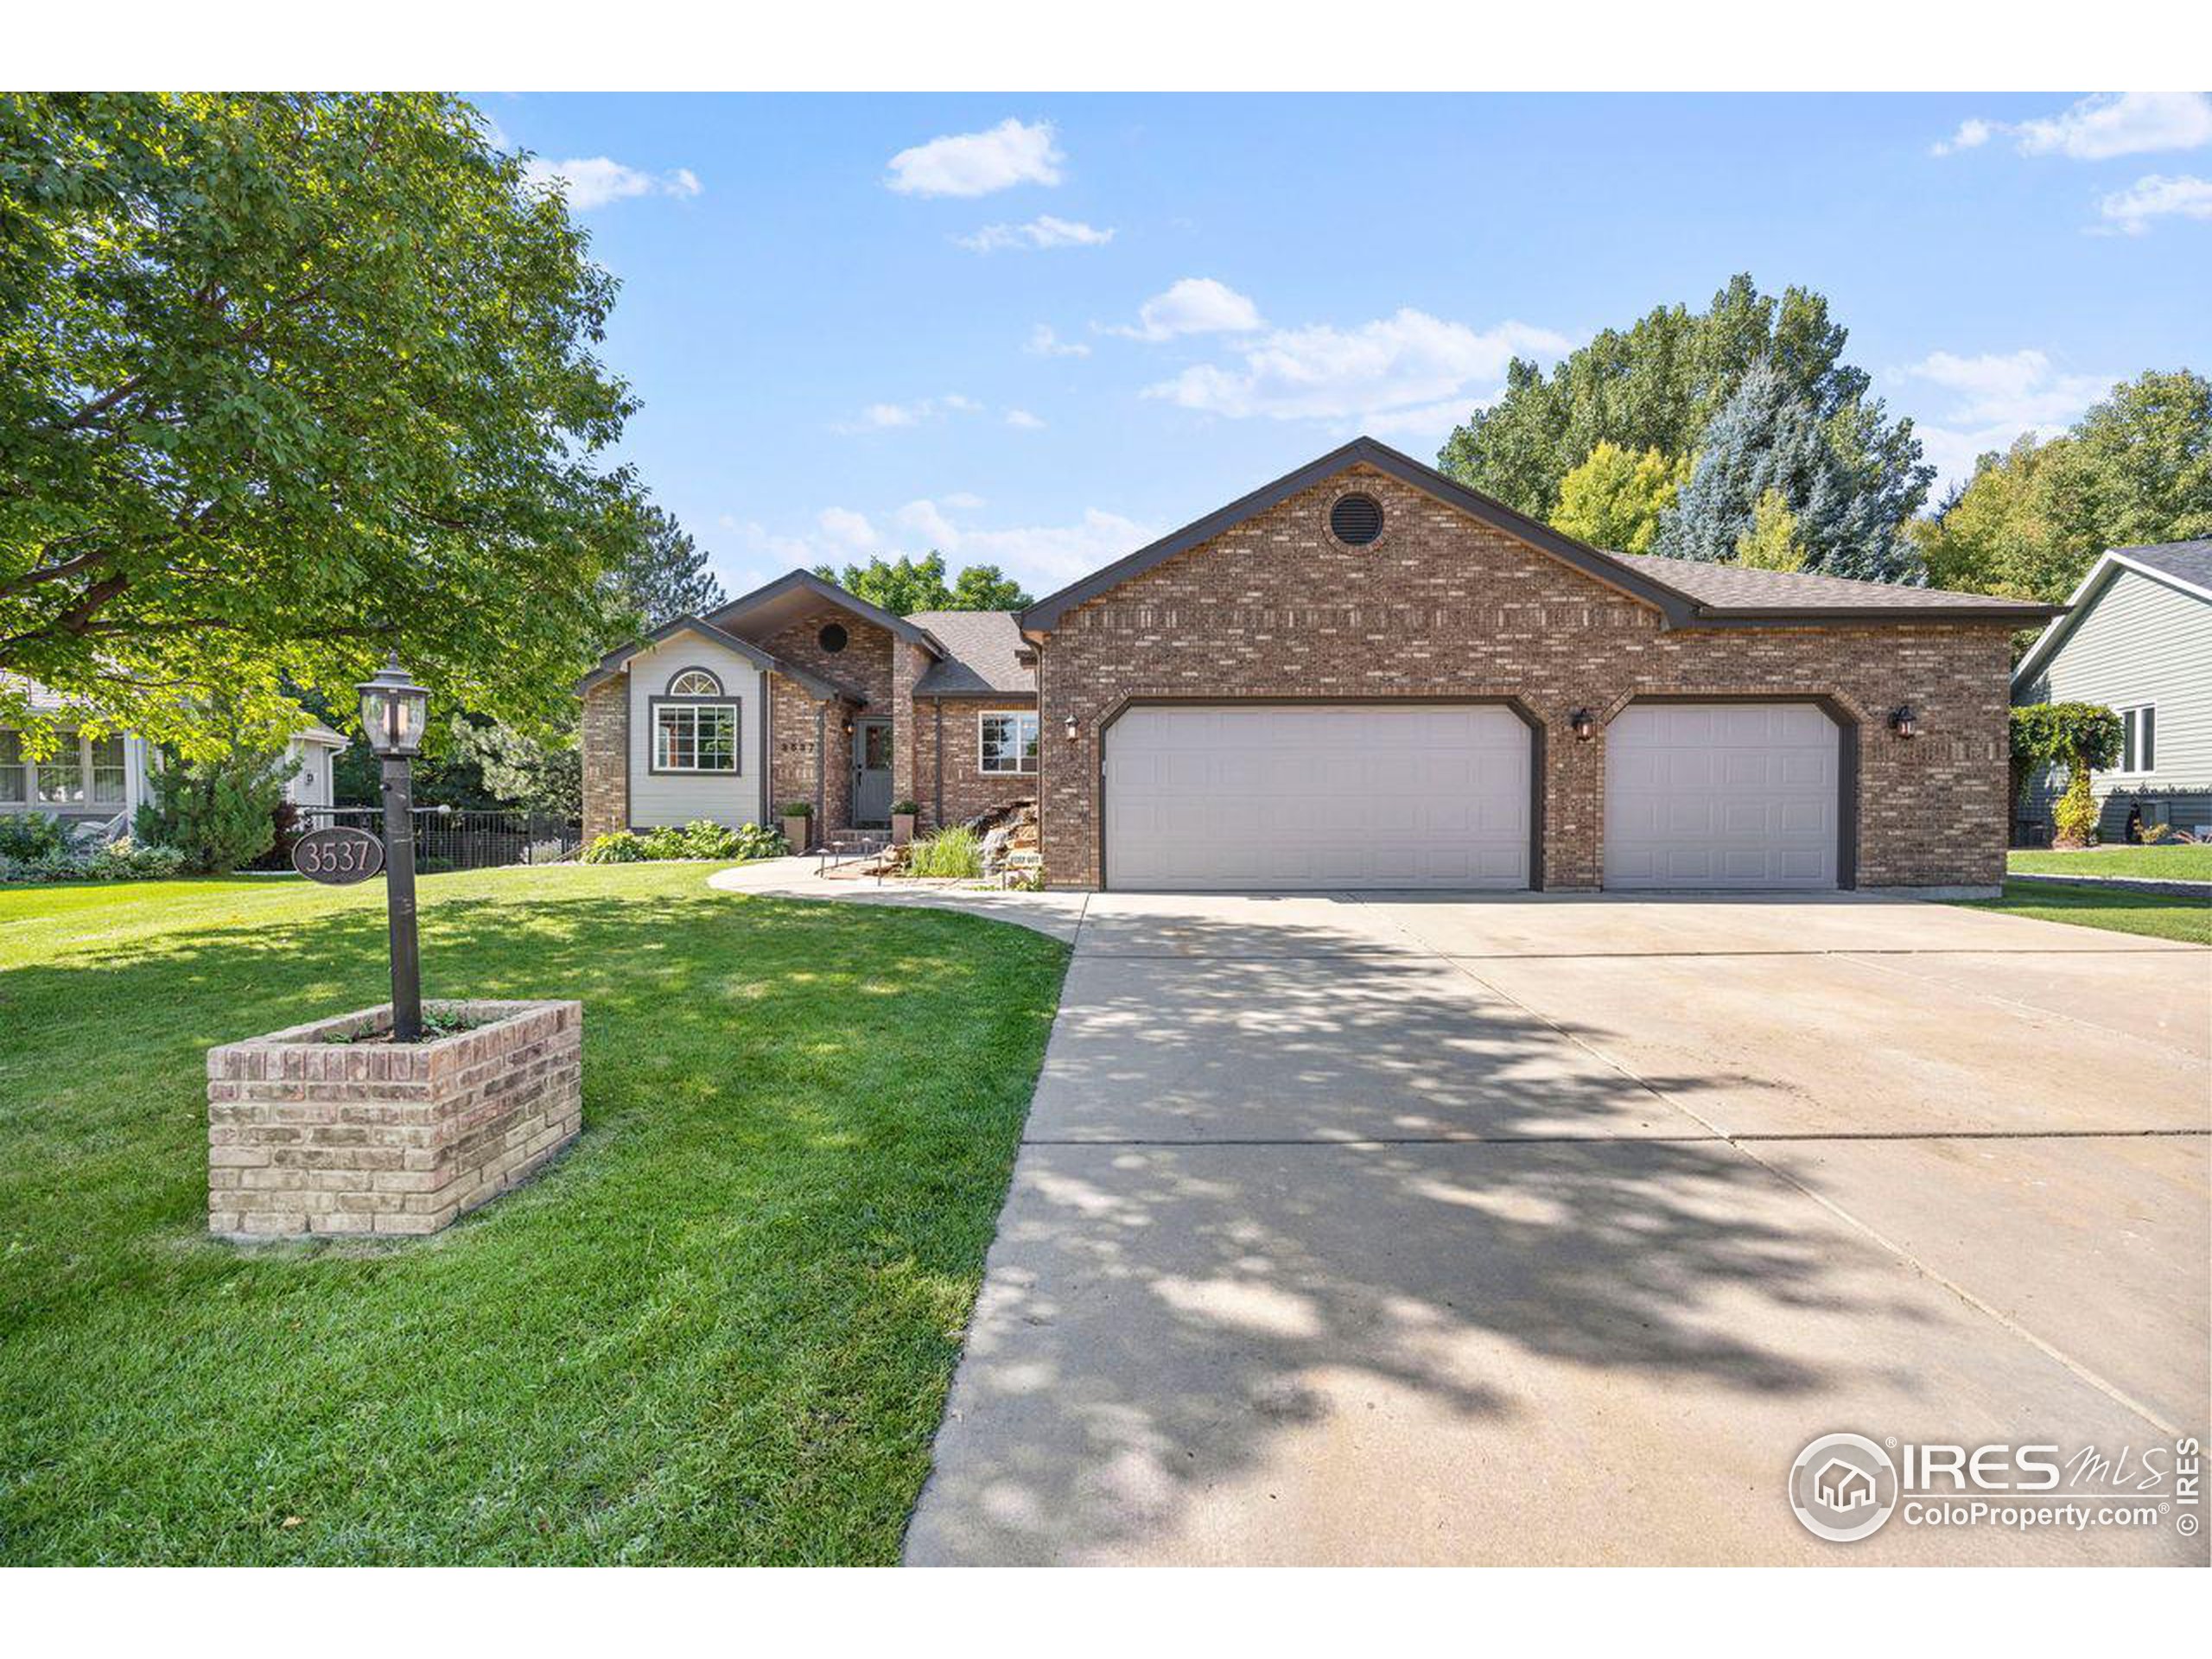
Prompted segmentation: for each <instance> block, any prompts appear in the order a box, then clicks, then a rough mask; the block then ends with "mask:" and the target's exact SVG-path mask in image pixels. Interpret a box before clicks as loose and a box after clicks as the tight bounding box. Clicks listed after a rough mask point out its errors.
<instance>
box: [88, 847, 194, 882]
mask: <svg viewBox="0 0 2212 1659" xmlns="http://www.w3.org/2000/svg"><path fill="white" fill-rule="evenodd" d="M82 862H83V866H84V873H85V874H86V876H88V877H90V878H91V879H92V880H95V881H165V880H168V879H169V878H170V877H172V876H175V875H181V874H183V872H184V854H183V852H182V851H181V849H177V848H175V847H161V846H154V845H149V844H148V843H146V842H140V841H135V840H133V839H132V838H131V837H130V836H118V837H117V838H116V839H115V840H113V841H111V842H106V843H105V844H104V845H102V846H99V847H95V848H93V849H92V851H90V852H89V853H86V855H84V858H83V861H82Z"/></svg>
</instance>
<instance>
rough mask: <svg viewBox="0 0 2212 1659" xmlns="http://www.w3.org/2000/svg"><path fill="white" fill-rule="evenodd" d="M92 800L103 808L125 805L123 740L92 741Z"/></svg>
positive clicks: (95, 739)
mask: <svg viewBox="0 0 2212 1659" xmlns="http://www.w3.org/2000/svg"><path fill="white" fill-rule="evenodd" d="M123 794H124V789H123V740H122V739H121V738H120V737H96V738H94V739H93V740H92V799H93V800H94V801H95V802H97V803H98V804H100V805H102V806H120V805H121V804H123Z"/></svg>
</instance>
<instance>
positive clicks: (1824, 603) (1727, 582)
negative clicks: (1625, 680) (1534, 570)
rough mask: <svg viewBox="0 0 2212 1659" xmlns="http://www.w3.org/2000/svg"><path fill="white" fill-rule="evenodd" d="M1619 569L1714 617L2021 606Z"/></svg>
mask: <svg viewBox="0 0 2212 1659" xmlns="http://www.w3.org/2000/svg"><path fill="white" fill-rule="evenodd" d="M1613 557H1614V558H1617V559H1618V560H1620V561H1621V562H1622V563H1624V564H1627V565H1629V566H1630V567H1631V568H1633V569H1637V570H1640V571H1642V572H1643V573H1644V574H1645V575H1649V576H1650V577H1651V578H1652V580H1654V581H1655V582H1665V583H1666V584H1667V585H1668V586H1669V588H1674V589H1675V591H1677V592H1678V593H1682V594H1688V595H1689V597H1690V598H1691V599H1693V600H1694V601H1696V602H1697V603H1698V604H1699V605H1700V606H1703V607H1707V608H1708V609H1711V610H1716V611H1768V610H1780V609H1790V610H1796V609H1815V608H1817V609H1822V610H1827V609H1835V610H1899V611H1910V610H1942V611H1960V610H1981V609H1989V610H1999V611H2002V610H2018V608H2019V607H2020V605H2021V601H2019V600H2017V599H2006V598H2004V597H2002V596H2000V595H1999V594H1955V593H1952V592H1950V591H1949V590H1948V589H1947V588H1907V587H1904V586H1902V585H1901V584H1899V583H1897V582H1854V581H1853V580H1852V579H1850V578H1849V577H1847V576H1823V575H1815V574H1813V573H1811V572H1808V571H1802V570H1746V569H1744V568H1742V567H1741V566H1740V565H1733V564H1707V563H1703V562H1702V561H1700V560H1697V559H1662V558H1661V557H1659V556H1657V555H1656V554H1653V553H1616V554H1614V555H1613Z"/></svg>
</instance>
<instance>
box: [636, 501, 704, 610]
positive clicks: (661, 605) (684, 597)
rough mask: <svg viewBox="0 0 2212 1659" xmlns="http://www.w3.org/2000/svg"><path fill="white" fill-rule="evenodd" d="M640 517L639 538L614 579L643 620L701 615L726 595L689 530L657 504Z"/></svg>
mask: <svg viewBox="0 0 2212 1659" xmlns="http://www.w3.org/2000/svg"><path fill="white" fill-rule="evenodd" d="M639 519H640V524H641V529H642V536H641V538H640V540H639V543H638V545H637V548H636V550H634V551H633V552H632V555H631V556H630V558H629V560H628V561H627V562H626V563H625V564H624V566H623V567H622V569H621V571H620V575H618V576H617V577H616V579H615V582H616V586H617V587H618V588H620V590H621V592H622V594H623V596H624V597H625V598H626V599H627V600H629V601H630V602H631V603H632V604H633V605H635V606H636V607H638V610H639V613H641V614H642V615H643V616H644V617H645V623H646V626H649V627H650V626H657V625H658V624H660V623H663V622H665V621H667V620H669V619H670V618H671V617H677V616H703V615H704V614H705V613H707V612H709V611H711V610H713V609H715V607H717V606H719V605H721V603H722V602H723V601H724V600H725V599H726V598H727V597H728V595H726V594H724V593H723V592H722V585H721V582H720V581H719V580H718V579H717V578H716V576H715V573H714V572H713V571H711V570H709V569H707V556H706V554H705V553H704V552H702V551H701V550H700V547H699V544H698V543H696V542H695V541H693V540H692V539H691V533H690V531H687V530H685V529H684V528H683V525H682V524H678V523H677V521H676V519H675V518H674V517H673V516H671V514H669V513H667V512H664V511H662V510H661V509H660V508H659V507H657V506H647V507H645V509H644V510H643V512H641V513H640V514H639Z"/></svg>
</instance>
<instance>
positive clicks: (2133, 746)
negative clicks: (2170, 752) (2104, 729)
mask: <svg viewBox="0 0 2212 1659" xmlns="http://www.w3.org/2000/svg"><path fill="white" fill-rule="evenodd" d="M2113 712H2114V713H2115V714H2117V715H2119V716H2120V771H2121V772H2155V771H2157V770H2158V709H2157V707H2156V706H2155V705H2153V704H2152V703H2147V702H2145V703H2138V704H2137V705H2136V706H2135V707H2134V708H2133V709H2115V710H2113Z"/></svg>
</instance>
